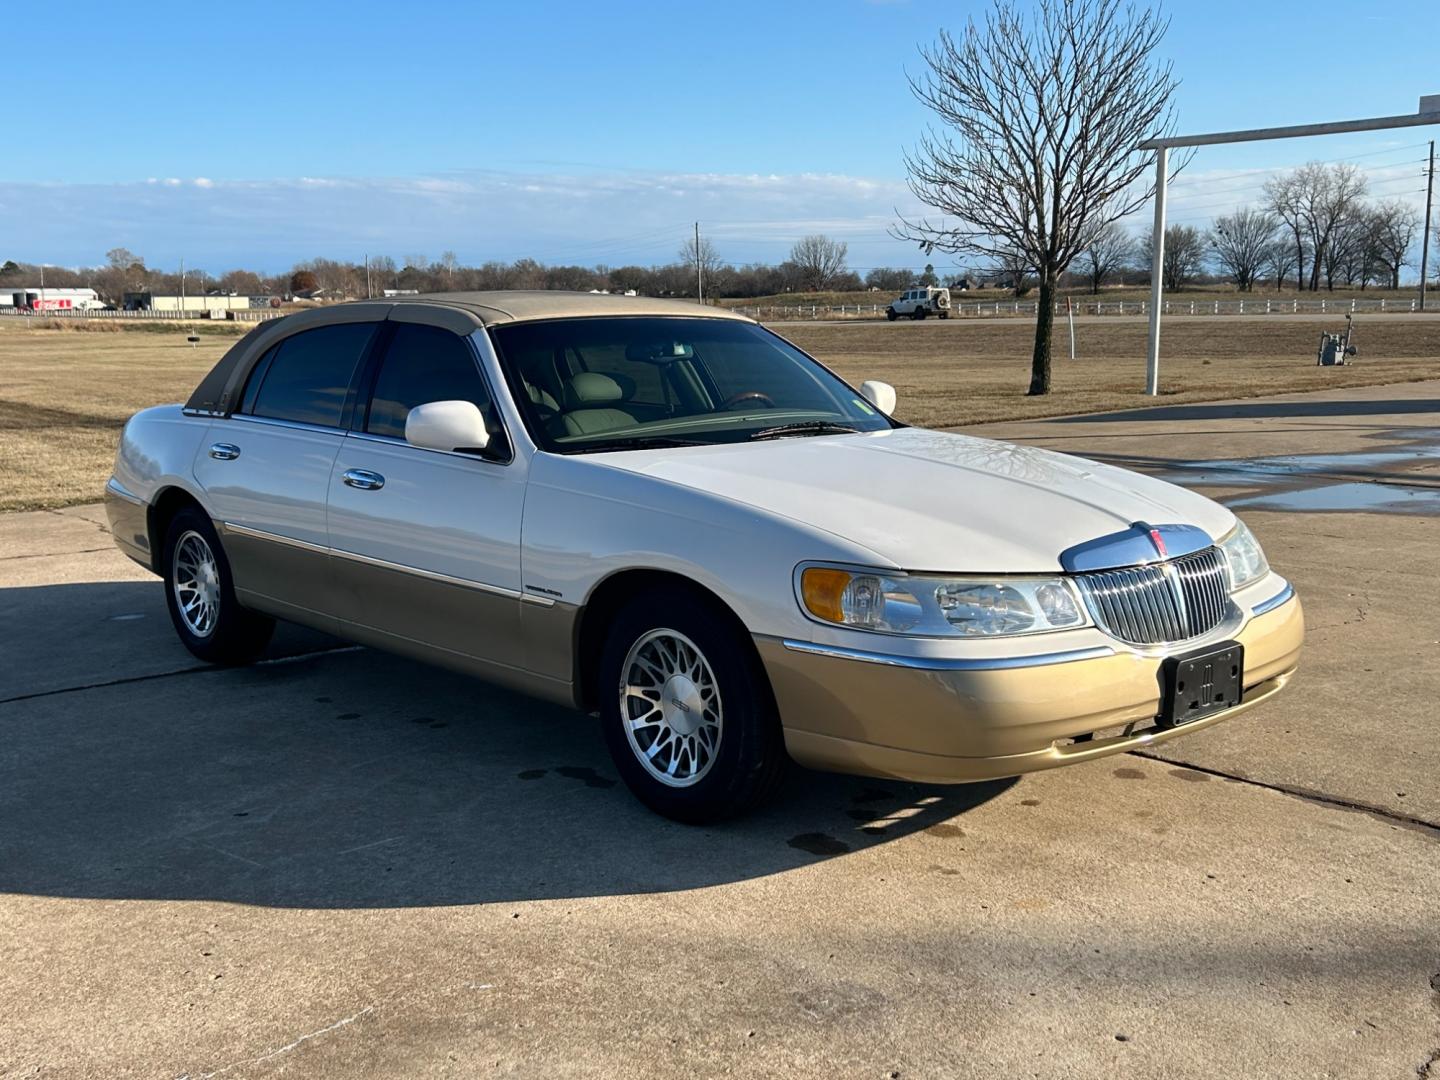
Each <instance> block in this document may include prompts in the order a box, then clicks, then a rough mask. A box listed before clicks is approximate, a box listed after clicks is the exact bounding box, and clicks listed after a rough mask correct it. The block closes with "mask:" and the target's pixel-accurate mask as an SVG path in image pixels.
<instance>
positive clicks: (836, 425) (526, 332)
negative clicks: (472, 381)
mask: <svg viewBox="0 0 1440 1080" xmlns="http://www.w3.org/2000/svg"><path fill="white" fill-rule="evenodd" d="M490 335H491V340H492V341H494V343H495V349H496V352H497V353H498V354H499V356H500V363H501V367H502V368H503V369H504V372H505V378H506V380H507V381H508V382H509V384H510V391H511V394H512V395H513V396H514V398H515V400H516V402H517V403H518V404H519V406H520V410H521V412H522V413H523V414H524V418H525V426H526V427H527V428H528V429H529V430H530V434H531V435H532V436H533V437H534V439H535V442H536V444H537V445H538V446H540V447H541V448H542V449H544V450H549V451H552V452H554V453H562V454H566V453H570V454H573V453H593V452H598V451H601V450H638V449H646V448H651V447H656V446H684V445H692V444H693V445H701V444H706V443H720V442H743V441H745V440H746V439H751V438H756V437H761V438H777V437H786V436H789V435H794V436H796V437H799V436H813V435H828V434H837V433H843V432H846V431H880V430H883V429H885V428H890V427H894V426H896V425H895V424H894V423H893V422H892V421H890V420H888V419H887V418H886V417H884V416H883V415H881V414H880V412H879V411H878V410H876V408H875V407H874V406H873V405H871V404H870V403H869V402H868V401H866V400H865V399H864V398H863V397H861V396H860V394H859V393H857V392H856V391H855V390H853V389H851V388H850V387H849V386H847V385H845V383H843V382H841V381H840V380H839V379H838V378H836V377H835V376H834V375H832V374H831V373H830V372H829V371H827V370H825V368H823V367H822V366H821V365H820V364H818V363H816V362H815V361H814V360H812V359H810V357H808V356H806V355H805V354H804V353H802V352H801V351H800V350H799V349H797V348H795V347H794V346H793V345H791V344H790V343H789V342H787V341H785V340H784V339H783V338H781V337H779V336H777V335H775V334H772V333H770V331H768V330H765V329H763V328H761V327H759V326H756V325H755V324H753V323H748V322H739V321H732V320H729V319H707V318H696V319H687V318H668V317H667V318H598V319H597V318H590V319H556V320H551V321H543V322H521V323H512V324H510V325H503V326H495V327H491V329H490Z"/></svg>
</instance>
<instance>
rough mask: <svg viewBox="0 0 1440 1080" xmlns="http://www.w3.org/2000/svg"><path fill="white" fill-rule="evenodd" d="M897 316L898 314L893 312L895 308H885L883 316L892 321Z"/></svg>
mask: <svg viewBox="0 0 1440 1080" xmlns="http://www.w3.org/2000/svg"><path fill="white" fill-rule="evenodd" d="M899 317H900V316H898V315H896V314H895V309H894V308H893V307H892V308H886V309H885V318H887V319H889V320H890V321H891V322H894V321H895V320H896V319H898V318H899Z"/></svg>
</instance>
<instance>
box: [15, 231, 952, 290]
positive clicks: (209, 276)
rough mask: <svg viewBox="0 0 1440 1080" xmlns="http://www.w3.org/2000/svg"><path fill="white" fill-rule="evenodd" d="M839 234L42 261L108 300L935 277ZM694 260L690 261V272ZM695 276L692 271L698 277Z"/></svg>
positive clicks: (58, 277)
mask: <svg viewBox="0 0 1440 1080" xmlns="http://www.w3.org/2000/svg"><path fill="white" fill-rule="evenodd" d="M847 257H848V249H847V247H846V245H845V243H844V242H843V241H839V240H835V239H833V238H831V237H828V236H822V235H814V236H806V237H803V238H801V239H800V240H798V241H797V242H796V243H795V245H794V246H793V247H792V248H791V251H790V257H789V258H788V259H786V260H785V261H783V262H781V263H779V264H778V265H772V264H767V263H746V264H743V265H740V266H736V265H733V264H731V263H728V262H726V261H724V260H723V259H722V258H721V257H720V256H719V254H718V253H717V251H716V249H715V245H714V243H713V242H712V241H711V240H709V239H708V238H706V237H703V236H702V237H701V238H700V242H699V249H698V251H697V249H696V242H695V240H694V239H693V238H692V239H691V240H689V241H687V242H686V243H685V244H684V245H683V246H682V247H681V249H680V250H679V252H678V253H677V258H676V260H675V261H674V262H671V263H667V264H665V265H662V266H639V265H627V266H603V265H602V266H578V265H546V264H544V263H541V262H537V261H536V260H534V259H516V260H515V261H513V262H503V261H500V260H490V261H487V262H484V263H481V264H479V265H476V266H467V265H465V264H463V263H461V261H460V259H459V257H458V256H457V255H456V254H455V252H453V251H446V252H443V253H442V254H441V255H440V257H439V258H438V259H435V260H431V259H429V258H427V257H426V256H424V255H406V256H405V257H404V258H403V259H399V260H397V259H395V258H394V257H392V256H389V255H378V256H372V257H371V258H370V259H369V261H368V265H367V263H366V262H365V261H363V260H362V261H358V262H357V261H353V260H342V259H329V258H316V259H307V260H305V261H303V262H300V263H297V264H296V265H295V266H294V267H292V268H291V269H290V270H288V271H286V272H284V273H282V274H260V273H256V272H255V271H253V270H246V269H235V270H227V271H225V272H224V273H220V274H214V273H209V272H207V271H204V270H199V269H187V270H186V272H185V277H184V281H183V283H182V280H181V277H180V274H179V272H178V271H168V270H157V269H154V268H152V267H150V266H147V265H146V263H145V260H144V259H143V258H142V257H140V256H139V255H136V254H134V253H133V252H131V251H130V250H128V249H126V248H114V249H112V250H111V251H109V252H107V253H106V256H105V262H104V264H102V265H100V266H94V267H81V268H72V269H67V268H64V267H58V266H46V267H45V282H46V284H47V285H49V286H51V287H53V288H87V287H88V288H93V289H95V291H96V292H98V293H99V294H100V296H101V298H102V299H103V300H105V301H106V302H107V303H110V304H115V305H117V306H118V305H120V304H121V303H122V302H123V300H124V297H125V294H127V293H144V292H149V293H157V294H167V295H176V294H179V293H180V292H181V289H182V284H183V288H184V291H185V292H186V293H188V294H191V295H196V294H199V293H230V294H235V295H241V296H293V295H312V296H320V297H323V298H336V299H338V298H356V297H364V296H367V295H371V296H380V295H382V294H383V292H384V290H386V289H416V290H418V291H420V292H452V291H456V290H489V289H570V290H579V291H585V292H588V291H590V290H592V289H599V290H605V291H609V292H619V293H623V292H626V291H629V290H634V291H635V292H636V293H639V294H641V295H643V296H674V297H693V296H695V295H696V292H697V289H698V288H703V290H704V294H705V296H706V297H707V298H712V297H727V298H744V297H754V296H772V295H776V294H780V293H787V292H824V291H834V292H855V291H860V290H864V289H878V290H881V291H883V292H894V291H898V290H901V289H905V288H908V287H909V286H911V285H914V284H936V283H938V281H939V277H938V275H936V273H935V269H934V267H933V266H926V267H925V269H924V270H923V271H919V272H917V271H915V270H910V269H903V268H877V269H872V270H870V271H869V272H868V273H866V274H865V276H864V277H861V276H860V274H859V273H858V272H856V271H855V270H851V269H850V268H849V266H848V264H847ZM697 269H698V271H699V273H698V275H697ZM697 277H698V280H697ZM39 280H40V267H39V266H38V265H34V264H28V263H16V262H13V261H12V262H6V263H4V264H3V265H0V289H3V288H4V287H6V286H20V285H24V286H34V285H36V284H38V283H39Z"/></svg>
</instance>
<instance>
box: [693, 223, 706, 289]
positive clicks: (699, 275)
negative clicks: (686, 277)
mask: <svg viewBox="0 0 1440 1080" xmlns="http://www.w3.org/2000/svg"><path fill="white" fill-rule="evenodd" d="M701 266H702V263H701V260H700V223H699V222H698V221H697V222H695V302H696V303H699V304H703V303H705V279H704V277H703V274H704V271H703V270H702V269H701Z"/></svg>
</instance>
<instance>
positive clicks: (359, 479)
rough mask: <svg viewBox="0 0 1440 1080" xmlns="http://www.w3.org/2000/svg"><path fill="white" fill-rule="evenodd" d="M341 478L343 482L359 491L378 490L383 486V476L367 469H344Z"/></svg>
mask: <svg viewBox="0 0 1440 1080" xmlns="http://www.w3.org/2000/svg"><path fill="white" fill-rule="evenodd" d="M343 479H344V481H345V483H347V484H349V485H350V486H351V487H353V488H359V489H360V490H361V491H379V490H380V489H381V488H382V487H384V486H385V477H383V476H381V475H380V474H379V473H378V472H371V471H370V470H369V469H346V470H345V475H344V477H343Z"/></svg>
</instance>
